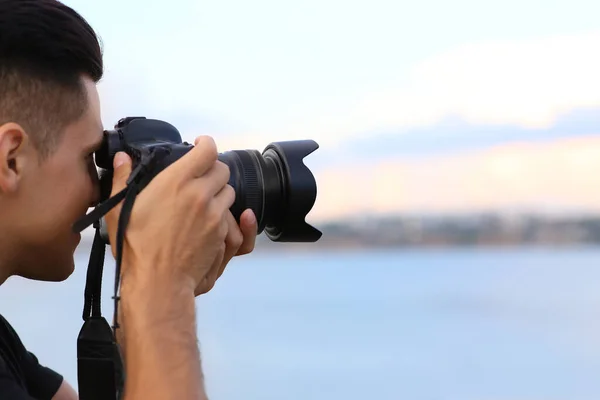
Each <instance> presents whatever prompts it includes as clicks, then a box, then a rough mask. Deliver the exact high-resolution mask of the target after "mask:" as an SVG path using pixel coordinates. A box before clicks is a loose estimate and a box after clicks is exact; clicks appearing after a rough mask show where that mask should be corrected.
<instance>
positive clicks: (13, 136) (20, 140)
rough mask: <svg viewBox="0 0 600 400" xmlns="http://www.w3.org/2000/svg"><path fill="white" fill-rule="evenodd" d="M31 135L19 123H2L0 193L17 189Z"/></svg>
mask: <svg viewBox="0 0 600 400" xmlns="http://www.w3.org/2000/svg"><path fill="white" fill-rule="evenodd" d="M28 144H29V137H28V136H27V133H26V132H25V130H24V129H23V128H22V127H21V126H20V125H18V124H15V123H12V122H10V123H6V124H4V125H0V193H11V192H15V191H16V190H17V187H18V185H19V181H20V180H21V178H22V175H23V169H24V166H25V164H26V154H25V153H26V151H25V150H26V149H27V147H28V146H27V145H28Z"/></svg>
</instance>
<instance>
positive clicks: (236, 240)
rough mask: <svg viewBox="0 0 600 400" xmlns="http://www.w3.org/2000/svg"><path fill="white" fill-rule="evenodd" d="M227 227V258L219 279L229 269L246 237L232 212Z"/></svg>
mask: <svg viewBox="0 0 600 400" xmlns="http://www.w3.org/2000/svg"><path fill="white" fill-rule="evenodd" d="M227 226H228V231H227V237H226V238H225V256H224V257H223V260H222V263H221V267H220V269H219V274H218V275H217V279H218V278H219V277H220V276H221V275H222V274H223V272H224V271H225V267H227V264H228V263H229V262H230V261H231V259H232V258H233V257H234V256H235V255H236V254H237V252H238V249H239V248H240V246H241V245H242V243H243V242H244V235H243V234H242V231H241V230H240V227H239V226H238V223H237V221H236V220H235V218H234V217H233V214H232V213H231V212H230V211H227Z"/></svg>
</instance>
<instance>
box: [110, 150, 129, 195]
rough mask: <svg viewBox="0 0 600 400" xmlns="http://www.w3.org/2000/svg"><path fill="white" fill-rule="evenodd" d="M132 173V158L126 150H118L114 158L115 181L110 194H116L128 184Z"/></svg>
mask: <svg viewBox="0 0 600 400" xmlns="http://www.w3.org/2000/svg"><path fill="white" fill-rule="evenodd" d="M129 175H131V158H130V157H129V156H128V155H127V153H125V152H122V151H120V152H118V153H117V154H115V157H114V159H113V182H112V191H111V193H110V196H111V197H112V196H114V195H115V194H117V193H119V192H120V191H121V190H123V189H125V187H126V186H127V179H129Z"/></svg>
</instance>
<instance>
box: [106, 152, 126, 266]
mask: <svg viewBox="0 0 600 400" xmlns="http://www.w3.org/2000/svg"><path fill="white" fill-rule="evenodd" d="M129 175H131V158H130V157H129V156H128V155H127V153H124V152H122V151H120V152H118V153H117V154H115V157H114V159H113V179H112V189H111V193H110V197H113V196H114V195H116V194H117V193H119V192H120V191H122V190H123V189H125V187H126V186H127V179H128V178H129ZM122 203H123V202H122V201H121V202H120V203H119V204H117V205H116V206H115V207H114V208H113V209H111V210H110V211H109V212H108V213H106V215H105V217H104V219H105V221H106V227H107V229H108V236H109V241H110V243H111V244H114V243H115V238H116V236H117V225H118V221H119V215H120V214H121V205H122ZM111 247H112V249H113V256H116V253H115V248H114V247H113V246H111Z"/></svg>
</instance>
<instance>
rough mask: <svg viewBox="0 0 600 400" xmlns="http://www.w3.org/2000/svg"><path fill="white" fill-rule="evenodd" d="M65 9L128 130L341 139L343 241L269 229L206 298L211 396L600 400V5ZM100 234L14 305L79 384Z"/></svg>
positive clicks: (331, 160)
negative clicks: (95, 42)
mask: <svg viewBox="0 0 600 400" xmlns="http://www.w3.org/2000/svg"><path fill="white" fill-rule="evenodd" d="M65 2H66V3H67V4H68V5H70V6H72V7H73V8H75V9H76V10H77V11H79V12H80V13H81V14H82V15H83V16H84V17H85V18H86V19H88V21H89V22H90V23H91V24H92V26H93V27H94V28H95V29H96V31H97V32H98V34H99V35H100V37H101V38H102V41H103V47H104V53H105V62H106V75H105V78H104V79H103V81H102V83H101V84H100V92H101V96H102V106H103V121H104V123H105V126H106V127H107V128H109V127H112V126H113V125H114V123H116V121H117V120H118V119H119V118H121V117H124V116H130V115H143V116H146V117H152V118H158V119H163V120H166V121H168V122H170V123H172V124H173V125H175V126H176V127H177V128H179V130H180V131H181V132H182V134H183V136H184V138H185V139H187V140H189V141H193V139H194V137H196V136H198V135H201V134H208V135H212V136H213V137H214V138H215V139H216V141H217V144H218V146H219V150H220V151H225V150H230V149H258V150H262V149H263V148H264V147H265V146H266V145H267V144H268V143H270V142H272V141H279V140H291V139H306V138H310V139H315V140H317V141H318V142H319V144H320V146H321V147H320V149H319V150H317V151H316V152H315V153H313V154H311V155H310V156H309V157H307V158H306V164H307V165H308V166H309V167H310V168H311V169H312V171H313V172H314V174H315V177H316V179H317V183H318V190H319V191H318V197H317V202H316V204H315V206H314V208H313V210H312V212H311V214H309V217H308V221H309V222H310V223H312V224H314V225H315V226H316V227H317V228H319V229H321V230H322V231H323V232H324V236H323V238H322V240H321V241H320V242H318V243H316V244H310V245H299V244H290V245H283V244H277V243H271V242H269V241H268V239H266V238H265V237H263V236H261V240H260V241H259V243H258V245H257V249H256V251H255V252H254V253H253V254H251V255H248V256H244V257H241V258H239V259H235V260H234V261H233V262H232V263H231V264H230V266H229V267H228V270H227V271H226V272H225V274H224V275H223V277H222V278H221V279H220V281H219V282H218V284H217V285H216V287H215V288H214V290H213V291H211V292H210V293H209V294H208V295H205V296H202V297H200V298H199V299H198V300H197V305H198V315H199V322H198V332H199V335H200V346H201V351H202V357H203V365H204V370H205V374H206V376H207V387H208V391H209V395H210V398H211V399H214V400H234V399H240V398H245V399H257V400H258V399H260V400H271V399H273V400H275V399H277V400H280V399H289V400H300V399H302V400H304V399H319V400H321V399H322V400H331V399H340V400H341V399H344V400H350V399H361V400H362V399H365V398H373V399H381V400H383V399H386V400H388V399H389V400H397V399H414V400H430V399H461V400H492V399H493V400H517V399H518V400H539V399H548V400H549V399H552V400H558V399H560V400H567V399H568V400H580V399H581V400H583V399H598V398H600V381H599V380H598V376H600V339H599V338H600V290H599V289H600V270H599V269H598V265H599V262H600V247H599V245H600V185H599V184H600V176H599V175H598V171H600V135H599V134H600V77H599V75H598V74H599V71H600V53H599V52H598V48H599V46H600V23H599V22H598V18H597V15H598V12H600V5H599V4H600V3H598V2H597V1H592V0H570V1H566V0H560V1H558V0H557V1H549V0H546V1H538V0H504V1H502V2H500V1H474V0H455V1H442V0H422V1H419V2H417V1H412V2H408V1H392V0H370V1H365V0H363V1H349V0H346V1H341V0H319V1H317V0H303V1H301V2H297V1H296V2H292V1H287V0H279V1H274V0H255V1H251V2H249V1H240V0H221V1H209V0H172V1H170V2H164V1H157V0H147V1H144V2H142V1H139V0H131V1H127V2H120V1H119V2H118V1H116V0H104V1H102V2H90V1H83V0H69V1H65ZM157 212H160V205H159V204H157ZM88 233H89V232H88ZM90 238H91V233H89V234H88V235H87V236H86V237H84V240H83V241H82V244H81V245H80V247H79V249H78V251H77V252H76V260H77V270H76V272H75V273H74V275H73V276H72V278H70V279H69V280H68V281H66V282H64V283H61V284H48V283H38V282H31V281H26V280H23V279H16V278H13V279H11V280H9V281H8V282H7V283H6V284H5V285H3V287H2V290H1V291H0V305H1V307H2V313H3V314H4V315H5V317H6V318H7V319H8V320H9V321H11V323H12V324H13V325H14V326H15V328H16V329H17V331H19V332H20V334H21V337H22V339H23V341H24V342H25V344H26V345H27V346H28V347H29V348H30V350H32V351H34V352H35V353H36V354H37V355H38V357H39V358H40V360H41V361H42V362H43V363H44V364H46V365H48V366H50V367H52V368H54V369H56V370H58V371H59V372H61V373H62V374H64V376H65V377H66V378H67V379H68V380H69V381H71V382H72V383H73V384H74V385H76V382H77V372H76V371H77V370H76V347H75V346H76V337H77V334H78V331H79V329H80V327H81V324H82V320H81V310H82V306H83V287H84V278H85V269H86V267H87V261H88V257H89V250H90V244H91V239H90ZM113 266H114V263H113V260H112V257H111V256H109V257H107V266H106V273H105V275H106V276H105V284H104V288H105V290H104V306H103V312H104V314H105V315H106V317H107V318H109V320H110V318H111V317H112V304H111V302H110V296H111V295H112V294H111V293H110V291H109V289H110V285H111V283H112V279H113V276H114V274H113V272H114V268H113ZM24 293H25V294H26V295H24ZM12 299H15V300H12Z"/></svg>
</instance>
